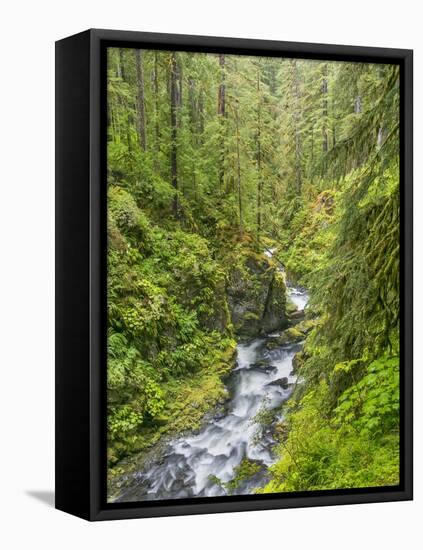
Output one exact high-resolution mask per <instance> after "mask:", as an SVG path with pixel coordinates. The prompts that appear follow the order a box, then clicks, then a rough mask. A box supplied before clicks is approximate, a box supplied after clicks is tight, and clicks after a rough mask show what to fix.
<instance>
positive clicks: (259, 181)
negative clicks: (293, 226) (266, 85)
mask: <svg viewBox="0 0 423 550" xmlns="http://www.w3.org/2000/svg"><path fill="white" fill-rule="evenodd" d="M257 100H258V105H257V240H260V231H261V203H262V188H263V182H262V175H261V90H260V67H259V68H258V70H257Z"/></svg>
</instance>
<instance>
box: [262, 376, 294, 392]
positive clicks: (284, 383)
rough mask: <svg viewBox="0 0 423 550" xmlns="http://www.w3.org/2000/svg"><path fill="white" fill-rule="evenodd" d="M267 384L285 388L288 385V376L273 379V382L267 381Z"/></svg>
mask: <svg viewBox="0 0 423 550" xmlns="http://www.w3.org/2000/svg"><path fill="white" fill-rule="evenodd" d="M267 385H268V386H279V387H280V388H282V389H284V390H287V389H288V387H289V382H288V378H287V377H286V376H284V377H283V378H278V379H277V380H273V382H269V384H267Z"/></svg>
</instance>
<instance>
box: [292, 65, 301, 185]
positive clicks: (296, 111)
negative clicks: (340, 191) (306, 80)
mask: <svg viewBox="0 0 423 550" xmlns="http://www.w3.org/2000/svg"><path fill="white" fill-rule="evenodd" d="M291 63H292V70H293V86H294V127H295V186H296V190H297V194H298V195H300V194H301V188H302V174H301V135H300V107H299V102H300V85H299V80H298V66H297V61H296V60H295V59H294V60H293V61H292V62H291Z"/></svg>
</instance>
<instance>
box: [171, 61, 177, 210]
mask: <svg viewBox="0 0 423 550" xmlns="http://www.w3.org/2000/svg"><path fill="white" fill-rule="evenodd" d="M177 108H178V67H177V62H176V53H175V52H172V53H171V54H170V178H171V182H172V186H173V188H174V189H175V194H174V196H173V204H172V209H173V214H174V216H175V217H179V201H178V165H177V144H176V139H177V135H178V129H177V125H178V121H177V116H176V113H177Z"/></svg>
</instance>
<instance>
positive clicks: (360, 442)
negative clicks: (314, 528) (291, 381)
mask: <svg viewBox="0 0 423 550" xmlns="http://www.w3.org/2000/svg"><path fill="white" fill-rule="evenodd" d="M388 361H389V362H391V363H393V362H396V364H398V362H397V359H390V360H388ZM381 364H384V362H383V361H382V362H381ZM385 366H386V364H385ZM374 368H379V367H375V366H374V365H373V367H369V375H367V376H366V377H365V378H363V379H362V381H361V382H362V383H361V385H360V386H359V389H358V390H357V389H356V388H355V387H354V388H351V389H350V390H347V392H345V393H344V394H343V395H342V396H341V398H340V405H339V406H338V408H337V409H335V414H334V416H332V415H331V414H330V411H329V410H328V409H327V404H328V403H329V402H330V400H331V396H330V394H329V387H328V385H327V384H326V383H324V382H320V383H319V384H318V386H315V389H313V390H311V391H309V392H308V393H307V394H306V395H305V396H304V397H303V398H302V399H301V402H300V403H299V404H298V405H297V407H296V408H294V409H293V410H292V411H291V412H290V414H289V415H288V420H287V424H286V425H283V426H280V429H279V432H280V433H281V434H282V435H281V443H280V447H279V452H280V455H281V457H282V458H281V459H280V460H279V461H278V462H277V463H276V464H275V465H274V466H272V467H271V474H272V480H271V481H270V482H269V484H268V485H267V486H266V487H265V488H264V489H263V492H270V493H273V492H285V491H310V490H319V489H339V488H354V487H377V486H380V485H397V484H398V483H399V462H398V461H399V442H398V414H395V400H396V397H395V392H396V390H395V389H394V388H393V386H390V388H388V387H387V386H388V385H387V384H386V385H385V388H384V391H381V392H378V394H377V396H376V395H375V394H374V392H373V391H372V390H369V391H367V392H364V393H362V394H361V395H360V392H361V391H362V387H363V386H366V385H367V384H370V385H371V386H372V385H373V382H369V380H368V376H370V375H371V374H374V370H373V369H374ZM388 377H389V376H388ZM366 379H367V380H366ZM373 389H374V388H373ZM380 401H382V403H383V409H382V410H378V409H377V408H374V405H375V403H376V402H377V403H380ZM346 404H348V405H346ZM345 405H346V406H345ZM351 409H352V410H354V413H353V414H352V413H351ZM388 417H389V420H388Z"/></svg>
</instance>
